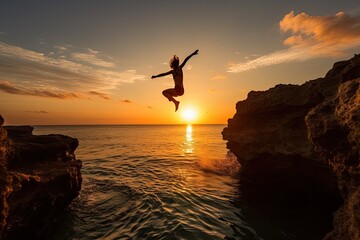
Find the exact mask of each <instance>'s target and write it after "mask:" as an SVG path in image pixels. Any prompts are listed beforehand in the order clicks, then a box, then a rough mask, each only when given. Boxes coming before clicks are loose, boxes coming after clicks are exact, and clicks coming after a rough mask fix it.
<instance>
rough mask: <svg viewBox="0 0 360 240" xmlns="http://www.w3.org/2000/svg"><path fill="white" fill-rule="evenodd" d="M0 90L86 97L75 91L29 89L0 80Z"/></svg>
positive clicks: (41, 95)
mask: <svg viewBox="0 0 360 240" xmlns="http://www.w3.org/2000/svg"><path fill="white" fill-rule="evenodd" d="M0 90H1V91H3V92H6V93H11V94H18V95H27V96H37V97H51V98H58V99H75V98H86V97H85V96H84V95H83V94H81V93H74V92H63V91H49V90H42V89H28V88H24V87H20V86H15V85H13V84H11V83H9V82H6V81H2V82H0Z"/></svg>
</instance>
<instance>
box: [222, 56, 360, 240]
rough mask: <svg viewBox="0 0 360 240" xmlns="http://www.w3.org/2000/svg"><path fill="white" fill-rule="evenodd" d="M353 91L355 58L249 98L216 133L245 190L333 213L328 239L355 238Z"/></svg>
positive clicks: (359, 108) (359, 94)
mask: <svg viewBox="0 0 360 240" xmlns="http://www.w3.org/2000/svg"><path fill="white" fill-rule="evenodd" d="M359 85H360V55H355V56H354V57H353V58H352V59H350V60H348V61H342V62H338V63H335V64H334V66H333V68H332V69H331V70H330V71H329V72H328V73H327V74H326V76H325V77H323V78H319V79H316V80H312V81H308V82H306V83H304V84H303V85H300V86H299V85H277V86H275V87H274V88H271V89H269V90H267V91H258V92H255V91H252V92H250V93H249V94H248V98H247V99H246V100H244V101H240V102H238V103H237V105H236V114H235V115H234V117H233V118H232V119H229V121H228V127H226V128H225V129H224V131H223V138H224V139H225V140H228V144H227V145H228V148H229V149H230V150H231V151H232V152H233V153H234V154H235V155H236V156H237V158H238V160H239V162H240V164H241V167H242V170H241V173H240V174H241V179H242V183H243V185H249V186H251V187H248V189H252V190H250V191H257V190H258V189H263V190H265V192H266V193H268V195H274V194H275V195H278V197H279V198H280V199H281V198H285V199H287V200H289V198H291V197H289V196H293V199H296V200H295V202H296V203H299V204H301V203H305V204H307V203H309V202H312V203H313V202H314V201H315V202H316V201H317V202H318V203H319V204H318V205H319V208H323V209H322V210H321V211H323V213H324V215H327V218H330V219H331V218H332V214H333V212H334V211H336V213H335V218H334V219H333V223H334V226H333V230H332V231H331V232H330V233H328V234H327V235H326V238H327V239H360V166H359V154H360V134H359V132H360V124H359V120H360V90H359ZM340 194H341V195H340ZM304 196H305V197H304ZM306 196H307V197H306ZM340 196H341V199H340ZM299 199H301V200H299ZM304 200H305V201H304ZM321 211H320V212H321ZM331 220H332V219H331ZM324 221H326V218H325V219H324ZM331 228H332V226H331V225H330V226H329V228H328V229H327V230H326V229H325V230H326V231H330V230H331ZM325 230H324V231H325ZM326 231H325V232H324V233H323V234H324V235H325V233H326Z"/></svg>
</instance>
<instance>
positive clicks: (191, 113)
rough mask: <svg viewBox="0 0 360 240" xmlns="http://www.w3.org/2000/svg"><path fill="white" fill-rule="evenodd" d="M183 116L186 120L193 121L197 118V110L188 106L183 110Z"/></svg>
mask: <svg viewBox="0 0 360 240" xmlns="http://www.w3.org/2000/svg"><path fill="white" fill-rule="evenodd" d="M181 116H182V118H183V119H184V120H185V121H186V122H188V123H191V122H193V121H195V120H196V117H197V112H196V111H195V110H194V109H192V108H186V109H185V110H184V111H182V113H181Z"/></svg>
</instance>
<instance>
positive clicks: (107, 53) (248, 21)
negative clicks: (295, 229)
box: [0, 0, 360, 125]
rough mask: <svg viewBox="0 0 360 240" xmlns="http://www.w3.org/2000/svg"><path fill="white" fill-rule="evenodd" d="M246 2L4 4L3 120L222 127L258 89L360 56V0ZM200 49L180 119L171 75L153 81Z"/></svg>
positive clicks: (188, 74) (187, 74) (188, 69)
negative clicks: (171, 98) (170, 94)
mask: <svg viewBox="0 0 360 240" xmlns="http://www.w3.org/2000/svg"><path fill="white" fill-rule="evenodd" d="M245 2H246V1H244V2H242V1H232V0H229V1H226V3H225V2H220V1H212V0H210V1H202V0H201V1H197V2H196V3H193V2H192V1H189V2H188V1H185V2H179V3H176V2H168V1H155V2H152V3H151V5H150V3H149V2H148V1H136V2H134V1H118V2H116V1H109V2H106V3H105V2H98V1H78V2H76V3H74V2H72V1H64V3H63V4H62V5H61V7H59V6H58V5H56V4H55V3H50V2H49V3H42V4H37V3H29V2H27V1H24V2H23V4H22V7H19V6H18V5H17V3H15V2H12V1H8V2H5V3H1V4H0V114H1V115H3V117H4V118H5V121H6V124H16V125H17V124H31V125H37V124H177V123H187V120H186V119H185V118H184V117H183V111H186V110H187V109H193V111H194V112H196V116H197V117H196V118H195V119H194V120H193V121H192V122H193V123H221V124H223V123H226V121H227V119H228V118H231V117H232V116H233V115H234V113H235V104H236V102H237V101H239V100H243V99H245V98H246V96H247V93H248V92H249V91H251V90H266V89H268V88H270V87H273V86H274V85H276V84H280V83H290V84H302V83H304V82H305V81H308V80H311V79H315V78H318V77H321V76H324V75H325V73H326V72H327V71H328V70H329V69H330V68H331V67H332V64H333V63H334V62H335V61H338V60H343V59H348V58H350V57H351V56H352V55H353V54H354V53H359V52H360V49H359V47H360V27H359V26H360V17H359V12H360V10H359V8H358V7H357V5H358V3H357V1H346V2H340V1H332V0H331V1H325V0H324V1H319V4H316V6H315V4H312V3H310V1H309V3H307V1H303V2H302V3H296V2H291V3H290V2H288V1H286V2H285V1H284V3H283V4H279V5H278V6H277V7H276V8H274V7H272V5H273V4H274V2H272V1H263V2H262V4H258V3H257V1H248V2H246V3H245ZM320 2H323V4H321V3H320ZM320 6H321V7H320ZM29 19H31V21H29ZM196 49H199V54H198V55H196V56H194V57H193V58H191V59H190V60H189V62H188V63H187V65H186V66H185V68H184V85H185V94H184V95H183V96H181V97H179V98H178V100H179V101H180V102H181V103H180V109H179V111H178V112H176V113H175V112H174V105H173V104H172V103H170V102H168V101H167V99H166V98H164V97H163V96H162V94H161V92H162V91H163V90H164V89H166V88H171V87H173V85H174V83H173V80H172V78H171V76H167V77H163V78H156V79H151V76H152V75H155V74H159V73H162V72H167V71H169V70H170V68H169V64H168V62H169V60H170V58H171V57H172V55H173V54H177V55H178V56H179V57H180V62H181V61H182V60H183V59H184V58H185V57H186V56H188V55H189V54H190V53H192V52H193V51H194V50H196Z"/></svg>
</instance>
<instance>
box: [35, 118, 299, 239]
mask: <svg viewBox="0 0 360 240" xmlns="http://www.w3.org/2000/svg"><path fill="white" fill-rule="evenodd" d="M223 128H224V126H223V125H192V126H191V125H189V126H185V125H166V126H163V125H136V126H135V125H130V126H127V125H126V126H125V125H118V126H36V127H35V131H34V134H50V133H59V134H65V135H69V136H72V137H74V138H78V139H79V141H80V145H79V147H78V149H77V150H76V156H77V158H78V159H80V160H82V161H83V168H82V176H83V184H82V190H81V192H80V195H79V197H78V198H77V199H75V200H74V201H73V203H72V204H71V205H70V207H69V208H68V209H66V211H64V213H62V214H61V215H60V216H59V217H58V219H56V221H55V222H54V224H53V225H54V227H53V228H54V229H53V230H52V232H51V234H49V235H50V236H48V238H49V239H296V236H293V235H291V234H289V233H287V232H286V231H284V230H282V229H279V228H277V227H276V225H275V224H273V223H271V222H266V221H262V220H261V219H259V218H257V217H256V215H254V214H252V211H251V209H249V208H248V207H247V205H246V203H242V202H241V193H240V190H239V180H238V179H237V178H236V177H235V176H236V174H237V172H238V169H239V166H238V164H237V161H236V159H235V157H234V156H233V155H232V154H230V153H228V152H227V149H226V143H225V141H223V140H222V137H221V130H222V129H223Z"/></svg>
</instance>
